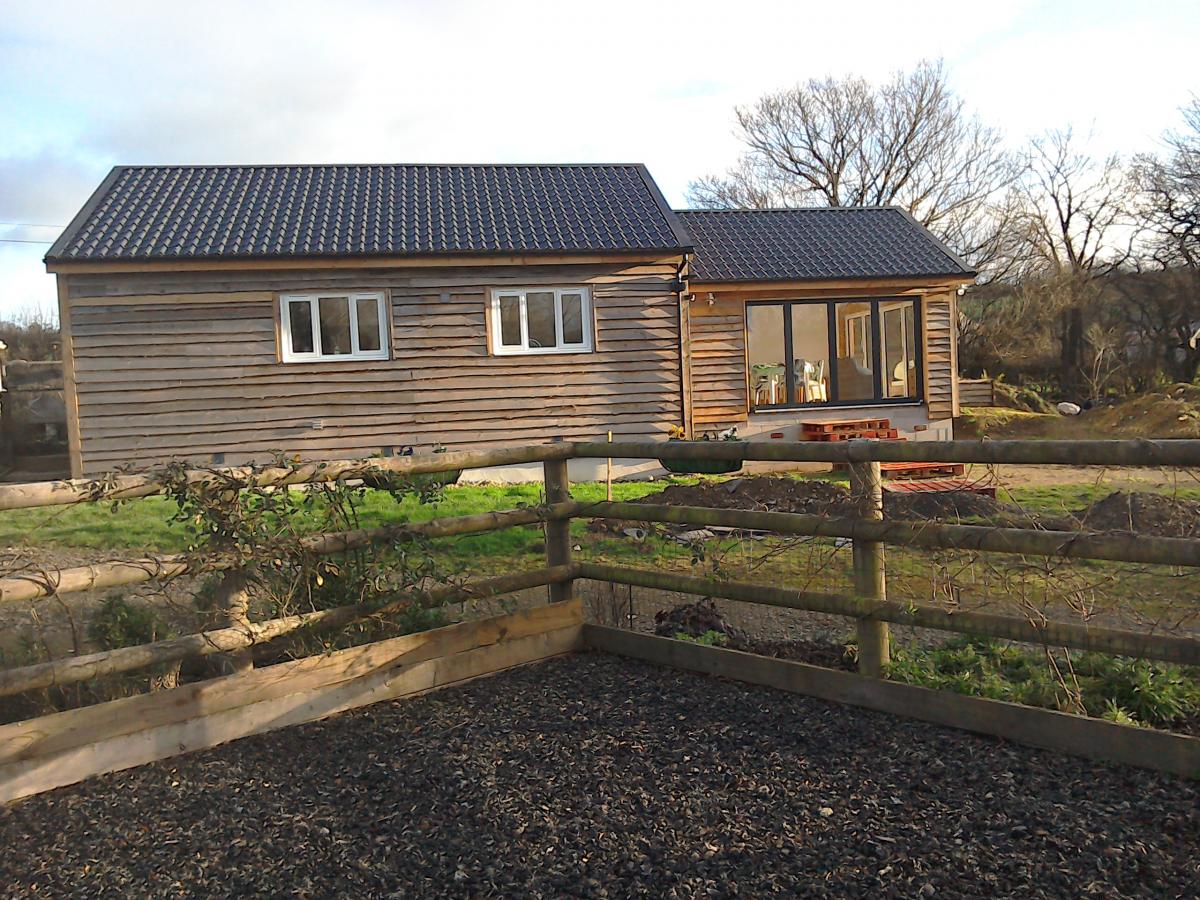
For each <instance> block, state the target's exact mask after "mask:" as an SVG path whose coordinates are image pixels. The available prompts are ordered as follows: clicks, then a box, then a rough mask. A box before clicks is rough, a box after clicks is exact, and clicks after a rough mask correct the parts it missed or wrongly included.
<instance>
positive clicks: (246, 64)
mask: <svg viewBox="0 0 1200 900" xmlns="http://www.w3.org/2000/svg"><path fill="white" fill-rule="evenodd" d="M1196 12H1197V10H1196V4H1195V2H1194V0H1192V2H1190V3H1189V2H1158V3H1154V2H1146V0H1142V2H1119V3H1118V2H1112V3H1110V2H1099V0H1083V2H1048V3H1036V2H1020V0H1018V2H1011V3H1005V2H1003V0H993V2H989V3H987V4H970V3H963V2H961V0H958V2H927V3H920V2H917V3H896V2H894V0H890V2H867V0H857V2H853V3H835V4H825V3H822V4H819V5H818V4H816V3H800V2H789V3H768V2H756V0H739V2H736V3H729V2H728V0H720V2H709V0H691V2H686V3H678V4H677V3H665V2H664V3H659V2H655V0H638V2H624V0H604V2H603V3H588V4H581V3H580V4H572V3H568V2H564V0H559V2H550V3H535V2H525V0H501V2H491V3H488V2H454V0H441V2H427V3H422V2H410V3H402V2H390V3H382V2H381V3H372V2H338V3H332V2H331V3H306V2H301V0H289V2H285V3H268V2H256V3H251V2H242V3H221V2H209V0H205V2H186V3H176V2H171V0H153V2H147V3H141V2H134V0H122V2H119V3H117V2H96V0H92V2H88V3H72V2H53V3H50V2H45V0H40V2H24V0H22V2H13V0H0V223H22V224H19V225H12V224H0V315H5V314H11V313H12V312H14V311H18V310H21V309H23V308H27V307H30V306H32V305H41V306H45V307H47V308H49V307H51V306H53V304H54V302H55V301H54V296H55V293H54V281H53V278H52V277H51V276H48V275H46V274H45V270H44V266H43V265H42V262H41V258H42V255H43V254H44V253H45V251H46V249H47V248H48V246H49V244H48V243H15V241H39V240H41V241H47V242H49V241H50V240H52V239H53V238H54V237H56V236H57V234H58V232H59V231H60V230H61V226H62V225H64V224H65V223H66V222H67V221H68V220H69V219H70V218H71V216H72V215H74V213H75V212H76V211H77V210H78V208H79V207H80V206H81V205H82V203H83V202H84V201H85V200H86V199H87V197H88V195H89V193H90V192H91V191H92V189H93V188H94V187H95V186H96V185H97V184H98V183H99V181H100V179H101V178H102V177H103V176H104V174H105V173H106V172H107V171H108V169H109V168H110V167H111V166H113V165H115V164H130V163H132V164H138V163H141V164H171V163H280V162H292V163H316V162H326V163H329V162H339V163H366V162H634V161H640V162H645V163H646V164H647V165H648V166H649V168H650V171H651V173H652V174H653V175H654V177H655V179H656V180H657V181H658V183H659V185H660V186H661V187H662V189H663V191H664V192H665V193H666V195H667V198H668V199H669V200H670V201H671V202H673V203H675V204H678V205H682V204H683V202H684V198H685V193H686V189H687V184H688V182H689V181H690V180H692V179H693V178H696V177H697V176H700V175H703V174H706V173H710V172H715V171H720V170H723V169H724V168H725V167H727V166H728V165H729V164H730V163H732V162H733V161H734V159H735V158H736V156H737V154H738V144H737V141H736V139H735V138H734V136H733V108H734V106H735V105H737V104H741V103H748V102H750V101H752V100H753V99H755V98H756V97H757V96H758V95H760V94H762V93H764V92H766V91H770V90H776V89H779V88H782V87H786V86H788V85H791V84H794V83H795V82H797V81H801V80H805V79H808V78H811V77H820V76H824V75H827V74H833V75H844V74H849V73H854V74H860V75H863V76H866V77H868V78H871V79H880V78H884V77H886V76H887V75H888V74H890V73H891V72H893V71H894V70H896V69H898V68H907V67H910V66H911V65H912V64H913V63H915V62H916V61H917V60H919V59H921V58H922V57H929V58H938V57H941V58H944V59H945V62H946V65H947V68H948V70H949V73H950V78H951V82H952V84H953V86H954V87H955V88H956V90H957V91H958V92H959V94H960V95H962V96H963V97H964V98H965V99H966V100H967V101H968V103H969V104H970V105H971V106H972V107H973V108H974V109H975V110H976V111H978V112H979V113H980V114H981V115H982V116H983V117H984V118H985V119H986V120H988V121H989V122H991V123H992V124H995V125H998V126H1000V127H1001V128H1003V129H1004V130H1005V132H1006V133H1007V134H1008V135H1010V139H1011V140H1012V141H1013V142H1014V143H1019V142H1021V141H1023V140H1024V139H1025V138H1026V137H1027V136H1029V135H1030V134H1033V133H1037V132H1041V131H1043V130H1045V129H1048V128H1057V127H1063V126H1066V125H1074V126H1075V127H1076V129H1077V130H1081V131H1085V132H1086V131H1088V130H1089V129H1091V130H1092V131H1093V135H1094V141H1095V149H1096V151H1097V152H1098V153H1107V152H1113V151H1117V152H1121V153H1132V152H1138V151H1143V150H1153V149H1155V148H1156V147H1157V142H1158V137H1159V135H1160V134H1161V132H1162V131H1163V130H1164V129H1165V128H1167V127H1170V126H1173V125H1175V124H1176V123H1177V121H1178V112H1177V111H1178V108H1179V107H1180V106H1182V105H1183V104H1185V103H1186V102H1187V101H1188V99H1189V97H1190V96H1191V95H1192V94H1193V93H1195V92H1200V73H1198V70H1197V68H1196V62H1195V59H1196V48H1197V46H1200V16H1197V15H1196ZM26 223H29V224H26ZM31 225H32V226H50V227H31Z"/></svg>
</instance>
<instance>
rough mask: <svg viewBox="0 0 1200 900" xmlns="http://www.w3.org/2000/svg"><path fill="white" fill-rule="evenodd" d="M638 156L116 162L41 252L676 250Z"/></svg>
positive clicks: (672, 227)
mask: <svg viewBox="0 0 1200 900" xmlns="http://www.w3.org/2000/svg"><path fill="white" fill-rule="evenodd" d="M690 243H691V242H690V239H689V237H688V235H687V232H686V231H685V230H684V229H683V227H682V226H681V225H680V223H679V220H678V218H677V217H676V216H675V214H674V213H673V212H672V211H671V209H670V208H669V207H668V206H667V204H666V202H665V201H664V200H663V198H662V194H661V193H660V192H659V191H658V188H657V187H656V186H655V185H654V182H653V181H652V180H651V179H650V177H649V175H648V174H647V173H646V171H645V168H644V167H643V166H640V165H571V166H563V165H495V166H466V165H461V166H459V165H451V166H427V165H369V166H163V167H118V168H116V169H114V170H113V171H112V173H111V174H110V175H109V177H108V178H107V179H105V181H104V183H103V184H102V185H101V186H100V188H99V189H98V190H97V191H96V193H95V194H94V195H93V197H92V199H91V200H90V201H89V202H88V204H87V206H85V207H84V209H83V210H81V211H80V214H79V215H78V216H76V218H75V221H73V222H72V223H71V224H70V225H69V226H68V227H67V230H66V231H65V232H64V233H63V235H62V237H60V238H59V240H58V241H57V242H56V243H55V245H54V246H53V247H52V248H51V249H50V252H49V253H48V254H47V257H46V258H47V260H48V261H51V262H53V261H67V260H118V259H120V260H153V259H189V258H197V257H203V258H230V257H242V258H249V257H296V256H373V255H386V256H394V255H435V254H447V253H449V254H454V253H474V254H478V253H485V254H486V253H499V254H503V253H529V252H537V253H573V252H628V251H635V250H652V251H657V250H666V251H673V250H684V249H687V248H689V247H690Z"/></svg>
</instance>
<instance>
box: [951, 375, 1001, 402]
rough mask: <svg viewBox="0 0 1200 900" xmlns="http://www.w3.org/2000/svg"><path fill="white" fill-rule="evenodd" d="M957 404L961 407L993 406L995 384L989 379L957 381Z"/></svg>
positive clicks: (963, 379) (962, 379) (961, 379)
mask: <svg viewBox="0 0 1200 900" xmlns="http://www.w3.org/2000/svg"><path fill="white" fill-rule="evenodd" d="M958 402H959V403H961V404H962V405H963V406H995V405H996V385H995V382H993V381H992V379H990V378H960V379H958Z"/></svg>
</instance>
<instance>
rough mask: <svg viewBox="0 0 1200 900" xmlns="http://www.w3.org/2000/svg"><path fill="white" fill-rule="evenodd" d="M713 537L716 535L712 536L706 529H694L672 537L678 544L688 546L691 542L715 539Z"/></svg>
mask: <svg viewBox="0 0 1200 900" xmlns="http://www.w3.org/2000/svg"><path fill="white" fill-rule="evenodd" d="M715 537H716V535H715V534H713V533H712V532H711V531H709V530H708V529H707V528H696V529H693V530H692V531H681V532H679V533H678V534H676V535H674V538H675V540H677V541H679V542H680V543H684V544H690V543H692V542H693V541H707V540H709V539H711V538H715Z"/></svg>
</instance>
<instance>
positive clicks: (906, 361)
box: [881, 303, 917, 399]
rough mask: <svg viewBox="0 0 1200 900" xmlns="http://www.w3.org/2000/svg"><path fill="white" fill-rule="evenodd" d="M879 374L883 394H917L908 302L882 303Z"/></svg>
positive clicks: (913, 323)
mask: <svg viewBox="0 0 1200 900" xmlns="http://www.w3.org/2000/svg"><path fill="white" fill-rule="evenodd" d="M881 321H882V324H883V376H884V389H885V394H886V396H887V397H889V398H892V399H898V398H908V397H915V396H916V395H917V357H916V321H915V314H914V311H913V305H912V304H911V303H903V304H894V305H891V306H884V307H883V309H882V320H881Z"/></svg>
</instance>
